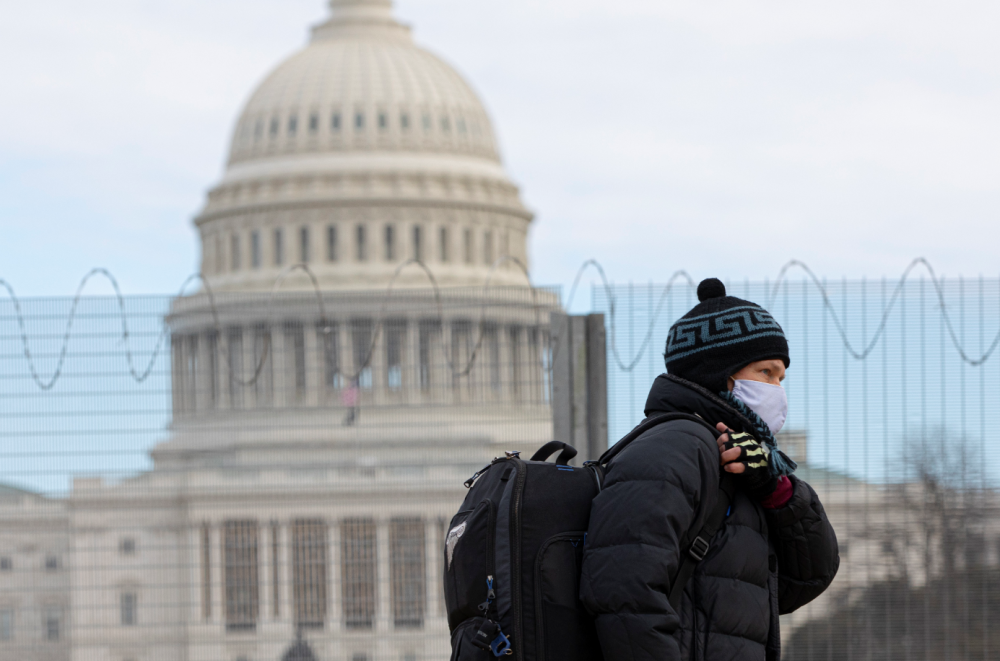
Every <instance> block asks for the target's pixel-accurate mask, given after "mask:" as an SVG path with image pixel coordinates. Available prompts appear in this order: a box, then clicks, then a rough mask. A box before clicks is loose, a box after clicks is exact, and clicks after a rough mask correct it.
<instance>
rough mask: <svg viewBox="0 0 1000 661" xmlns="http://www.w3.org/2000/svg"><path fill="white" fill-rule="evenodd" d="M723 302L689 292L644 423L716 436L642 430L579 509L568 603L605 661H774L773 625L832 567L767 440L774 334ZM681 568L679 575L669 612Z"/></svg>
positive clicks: (710, 293) (752, 307)
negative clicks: (583, 526) (578, 604)
mask: <svg viewBox="0 0 1000 661" xmlns="http://www.w3.org/2000/svg"><path fill="white" fill-rule="evenodd" d="M725 294H726V290H725V286H724V285H723V284H722V282H720V281H719V280H716V279H714V278H713V279H709V280H705V281H703V282H702V283H701V284H700V285H699V286H698V300H699V303H698V305H696V306H695V307H694V308H693V309H692V310H691V311H690V312H688V313H687V314H686V315H684V316H683V317H681V319H680V320H678V321H677V323H676V324H674V325H673V326H672V327H671V329H670V333H669V335H668V339H667V348H666V353H665V356H664V357H665V360H666V366H667V374H663V375H660V376H659V377H657V379H656V381H655V382H654V383H653V387H652V389H651V391H650V393H649V398H648V400H647V402H646V410H645V414H646V416H647V417H649V416H656V415H662V414H664V413H687V414H693V415H695V416H698V417H700V418H702V419H703V420H704V421H705V422H706V423H709V424H710V425H711V426H712V427H715V428H716V429H717V430H718V431H719V432H723V433H722V434H721V435H720V436H719V437H718V438H716V437H715V434H713V433H712V431H711V429H710V428H708V427H707V426H706V425H705V424H702V423H700V422H699V421H698V420H696V419H690V418H688V419H679V420H671V421H669V422H665V423H662V424H659V425H657V426H654V427H652V428H651V429H649V430H648V431H646V432H645V433H643V434H642V435H641V436H639V437H638V438H636V439H635V440H634V441H633V442H632V443H631V444H630V445H628V446H627V447H625V449H624V450H622V451H621V452H620V454H618V455H617V456H616V457H615V458H614V459H613V460H612V461H611V463H610V464H609V466H608V469H607V474H606V479H605V485H604V489H603V490H602V491H601V493H600V494H599V495H598V496H597V498H596V499H595V500H594V505H593V510H592V512H591V518H590V527H589V529H588V533H587V545H586V549H585V551H584V560H583V575H582V579H581V584H580V596H581V599H582V600H583V603H584V604H585V605H586V607H587V608H588V610H590V611H591V613H593V614H594V616H595V622H596V626H597V633H598V636H599V638H600V641H601V647H602V649H603V651H604V658H605V659H606V660H607V661H647V660H648V661H674V660H675V659H696V660H698V661H701V660H707V661H720V660H723V659H739V660H741V661H743V660H755V659H761V660H767V661H771V660H775V661H776V660H777V659H778V658H779V657H780V641H781V637H780V634H779V631H778V615H779V614H783V613H790V612H792V611H794V610H795V609H797V608H799V607H801V606H803V605H805V604H807V603H808V602H810V601H811V600H813V599H815V598H816V597H817V596H818V595H819V594H820V593H822V592H823V590H825V589H826V587H827V586H828V585H829V584H830V582H831V581H832V580H833V577H834V575H835V574H836V573H837V568H838V566H839V564H840V558H839V556H838V552H837V538H836V536H835V535H834V532H833V528H832V527H831V526H830V522H829V521H828V520H827V517H826V513H825V512H824V511H823V506H822V505H821V504H820V502H819V498H818V497H817V496H816V492H815V491H813V490H812V488H811V487H810V486H809V485H808V484H806V483H805V482H803V481H801V480H799V479H797V478H796V477H795V476H794V475H793V474H792V472H793V471H794V469H795V464H794V462H792V461H791V460H790V459H788V457H786V456H785V455H784V454H782V453H781V452H780V451H779V450H778V449H777V445H776V443H775V440H774V435H773V434H774V433H777V431H778V430H779V429H780V428H781V425H783V424H784V421H785V415H786V413H787V400H786V399H785V392H784V389H783V388H782V387H781V380H782V379H783V378H784V374H785V368H786V367H788V364H789V356H788V343H787V341H786V340H785V336H784V333H783V332H782V330H781V327H780V326H779V325H778V324H777V322H775V321H774V319H773V318H772V317H771V315H770V314H768V313H767V312H766V311H765V310H764V309H763V308H761V307H760V306H758V305H756V304H754V303H751V302H749V301H744V300H741V299H738V298H735V297H732V296H726V295H725ZM720 466H721V469H720ZM724 476H725V477H724ZM720 484H722V485H723V486H724V487H726V490H727V491H728V492H731V494H732V495H731V499H730V498H729V496H728V495H727V496H726V498H727V501H723V502H728V507H725V508H723V507H720V508H719V510H720V511H719V513H718V516H717V518H719V519H720V520H721V519H722V517H723V516H724V517H725V518H724V520H722V521H721V525H720V526H719V527H718V530H717V532H715V533H714V534H712V535H711V539H710V543H709V545H708V548H707V551H706V550H705V549H703V548H702V549H694V550H695V553H694V555H693V556H689V551H691V550H692V548H691V547H692V542H693V541H694V540H695V539H696V537H697V536H698V534H699V533H702V532H704V531H705V530H706V528H705V526H706V524H708V523H709V522H710V520H711V519H712V518H713V516H712V514H713V510H715V509H716V503H717V502H718V501H719V498H720V497H721V496H720V493H721V492H720ZM709 530H710V528H709ZM698 556H702V559H701V560H700V561H696V560H695V558H697V557H698ZM688 557H691V559H690V560H688V561H687V563H685V558H688ZM685 564H686V565H687V568H686V571H688V572H691V573H690V578H689V580H687V581H686V582H683V586H684V589H683V592H680V591H679V590H678V591H677V592H676V593H675V595H674V598H673V599H671V590H672V587H673V583H674V581H675V580H677V579H678V572H680V571H681V569H682V566H684V565H685ZM682 581H683V579H682ZM672 601H673V602H675V603H676V607H675V606H674V605H671V602H672Z"/></svg>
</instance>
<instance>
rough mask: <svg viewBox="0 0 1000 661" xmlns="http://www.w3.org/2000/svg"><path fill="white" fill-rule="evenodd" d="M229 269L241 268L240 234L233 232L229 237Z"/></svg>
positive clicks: (236, 269)
mask: <svg viewBox="0 0 1000 661" xmlns="http://www.w3.org/2000/svg"><path fill="white" fill-rule="evenodd" d="M229 269H230V270H231V271H238V270H239V269H240V236H239V234H233V235H232V236H231V237H229Z"/></svg>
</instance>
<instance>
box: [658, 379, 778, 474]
mask: <svg viewBox="0 0 1000 661" xmlns="http://www.w3.org/2000/svg"><path fill="white" fill-rule="evenodd" d="M673 412H679V413H694V414H695V415H697V416H699V417H701V418H702V419H703V420H704V421H705V422H707V423H709V424H710V425H713V426H714V425H715V424H716V423H718V422H722V423H725V425H726V426H727V427H729V428H730V429H732V430H733V431H740V432H746V433H748V434H751V435H753V436H754V437H755V438H756V439H757V440H758V441H760V442H762V443H764V445H766V446H767V447H768V449H769V450H770V451H771V457H770V459H769V461H768V466H769V467H770V469H771V474H772V475H775V476H779V475H791V474H792V472H793V471H794V470H795V469H796V468H797V466H796V464H795V462H794V461H792V460H791V459H789V458H788V456H787V455H786V454H785V453H784V452H782V451H781V450H779V449H778V442H777V441H776V440H775V439H774V434H772V433H771V430H770V429H768V427H767V424H766V423H765V422H764V421H763V420H761V419H760V416H758V415H757V414H756V413H754V412H753V411H752V410H750V408H748V407H747V405H746V404H744V403H743V402H741V401H740V400H739V399H738V398H736V397H735V396H733V394H732V393H731V392H728V391H727V392H723V393H719V394H718V395H716V394H715V393H713V392H711V391H710V390H708V389H707V388H704V387H702V386H699V385H698V384H697V383H692V382H691V381H687V380H685V379H682V378H681V377H679V376H677V375H676V374H661V375H660V376H658V377H656V380H655V381H653V387H652V388H650V390H649V397H648V398H647V399H646V410H645V414H646V417H649V416H650V415H653V414H654V413H673Z"/></svg>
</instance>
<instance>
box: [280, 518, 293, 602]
mask: <svg viewBox="0 0 1000 661" xmlns="http://www.w3.org/2000/svg"><path fill="white" fill-rule="evenodd" d="M290 536H291V531H290V530H289V528H288V526H287V525H284V524H281V523H279V524H278V595H279V597H278V603H279V606H280V608H281V613H280V615H279V617H278V619H280V620H283V621H285V622H294V620H295V617H294V613H292V589H291V586H292V555H291V554H292V544H291V538H290Z"/></svg>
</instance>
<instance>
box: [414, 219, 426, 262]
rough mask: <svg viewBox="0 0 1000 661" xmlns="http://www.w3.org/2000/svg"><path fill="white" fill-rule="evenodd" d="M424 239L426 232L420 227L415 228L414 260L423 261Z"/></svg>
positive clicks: (415, 226)
mask: <svg viewBox="0 0 1000 661" xmlns="http://www.w3.org/2000/svg"><path fill="white" fill-rule="evenodd" d="M423 238H424V230H423V228H422V227H420V225H414V226H413V259H415V260H417V261H423V259H424V251H423Z"/></svg>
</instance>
